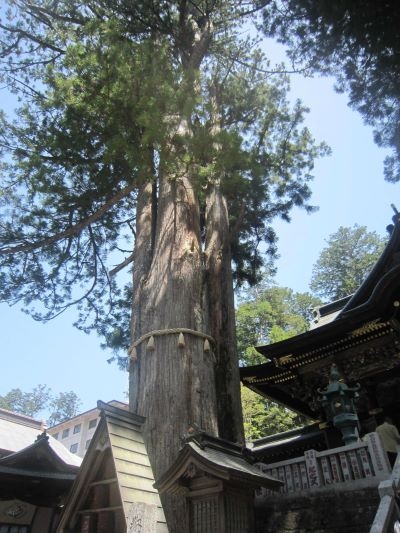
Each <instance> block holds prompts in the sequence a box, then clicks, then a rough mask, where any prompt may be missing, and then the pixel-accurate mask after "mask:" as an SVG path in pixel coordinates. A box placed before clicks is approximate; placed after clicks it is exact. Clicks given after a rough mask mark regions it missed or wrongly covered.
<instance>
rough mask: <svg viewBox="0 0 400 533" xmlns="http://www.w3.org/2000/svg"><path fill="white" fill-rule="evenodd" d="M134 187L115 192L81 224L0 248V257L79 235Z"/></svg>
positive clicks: (134, 186) (134, 184)
mask: <svg viewBox="0 0 400 533" xmlns="http://www.w3.org/2000/svg"><path fill="white" fill-rule="evenodd" d="M136 186H137V185H136V183H131V184H130V185H128V186H127V187H125V188H124V189H121V190H120V191H118V192H117V194H115V196H113V197H112V198H111V199H110V200H109V201H108V202H106V203H105V204H104V205H102V206H101V207H100V208H99V209H98V210H97V211H96V212H95V213H93V215H90V216H89V217H88V218H86V219H85V220H83V221H82V222H79V223H78V224H75V226H72V227H70V228H68V229H66V230H64V231H60V232H59V233H56V234H55V235H52V236H51V237H47V238H46V239H42V240H40V241H36V242H32V243H28V244H19V245H17V246H8V247H5V248H0V255H8V254H15V253H19V252H32V251H33V250H37V249H38V248H43V247H45V246H49V245H50V244H54V243H55V242H58V241H60V240H62V239H65V238H66V237H70V236H73V235H77V234H79V233H80V232H81V231H82V230H84V229H85V228H87V227H88V226H89V225H90V224H93V222H95V221H96V220H99V219H100V218H101V217H102V216H103V215H105V213H107V211H109V210H110V208H111V207H113V206H114V205H115V204H117V203H118V202H119V201H120V200H122V199H123V198H125V197H126V196H128V194H129V193H130V192H132V191H133V190H134V189H135V188H136Z"/></svg>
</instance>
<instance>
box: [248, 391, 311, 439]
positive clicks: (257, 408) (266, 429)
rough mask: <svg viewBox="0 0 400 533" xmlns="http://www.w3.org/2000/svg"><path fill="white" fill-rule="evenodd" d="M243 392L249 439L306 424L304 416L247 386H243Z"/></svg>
mask: <svg viewBox="0 0 400 533" xmlns="http://www.w3.org/2000/svg"><path fill="white" fill-rule="evenodd" d="M241 393H242V406H243V423H244V432H245V435H246V438H247V439H249V440H255V439H260V438H262V437H267V436H268V435H275V434H276V433H281V432H283V431H288V430H289V429H294V428H296V427H300V426H302V425H304V417H303V418H302V417H300V416H299V415H297V414H296V413H294V412H293V411H290V409H286V408H285V407H283V406H281V405H278V404H277V403H274V402H271V401H270V400H268V399H266V398H263V397H262V396H260V395H259V394H256V393H255V392H253V391H252V390H250V389H248V388H247V387H242V389H241Z"/></svg>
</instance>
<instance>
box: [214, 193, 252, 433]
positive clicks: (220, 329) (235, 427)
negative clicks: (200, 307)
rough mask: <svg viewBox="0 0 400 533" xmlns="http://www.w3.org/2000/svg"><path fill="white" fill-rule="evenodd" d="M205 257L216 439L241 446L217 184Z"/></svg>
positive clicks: (224, 217) (223, 211)
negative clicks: (212, 344)
mask: <svg viewBox="0 0 400 533" xmlns="http://www.w3.org/2000/svg"><path fill="white" fill-rule="evenodd" d="M205 258H206V287H207V296H208V309H209V323H210V334H211V335H212V336H213V337H214V339H215V343H216V355H217V361H216V376H215V377H216V394H217V404H218V428H219V436H220V437H223V438H225V439H228V440H231V441H233V442H243V443H244V433H243V419H242V408H241V402H240V378H239V363H238V357H237V350H236V331H235V311H234V297H233V282H232V271H231V254H230V244H229V222H228V209H227V205H226V201H225V199H224V197H223V195H222V193H221V191H220V189H219V186H218V183H216V184H215V185H212V186H210V190H209V193H208V194H207V202H206V248H205Z"/></svg>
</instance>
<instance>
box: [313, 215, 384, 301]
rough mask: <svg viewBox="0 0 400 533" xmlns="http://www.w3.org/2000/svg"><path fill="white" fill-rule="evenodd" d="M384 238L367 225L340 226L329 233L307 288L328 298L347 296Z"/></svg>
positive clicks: (363, 275) (370, 264) (375, 257)
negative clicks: (369, 229)
mask: <svg viewBox="0 0 400 533" xmlns="http://www.w3.org/2000/svg"><path fill="white" fill-rule="evenodd" d="M386 241H387V239H385V238H383V237H381V236H379V235H378V234H377V233H376V232H375V231H368V229H367V227H366V226H358V225H357V224H355V225H354V226H353V227H352V228H346V227H343V226H340V227H339V229H338V230H337V231H336V232H335V233H333V234H332V235H330V236H329V237H328V239H327V241H326V242H327V246H326V247H325V248H324V249H323V250H322V251H321V253H320V255H319V258H318V260H317V262H316V263H315V265H314V267H313V271H312V277H311V282H310V289H311V290H312V291H313V293H314V294H316V295H318V296H320V297H321V298H323V299H324V300H325V301H328V302H330V301H334V300H338V299H340V298H344V297H345V296H350V295H351V294H353V293H354V292H356V290H357V289H358V288H359V287H360V285H361V284H362V282H363V281H364V279H365V278H366V276H367V275H368V273H369V272H370V270H371V269H372V268H373V266H374V265H375V263H376V261H377V260H378V259H379V257H380V255H381V253H382V251H383V248H384V246H385V244H386Z"/></svg>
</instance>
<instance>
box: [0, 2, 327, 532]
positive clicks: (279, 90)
mask: <svg viewBox="0 0 400 533" xmlns="http://www.w3.org/2000/svg"><path fill="white" fill-rule="evenodd" d="M257 11H258V8H257V4H256V3H253V2H239V1H218V2H216V1H210V0H207V1H191V2H189V1H185V0H183V1H179V2H165V1H154V2H141V1H137V2H127V1H125V0H121V1H113V2H109V1H108V0H97V1H91V0H89V1H88V2H84V3H81V2H78V1H75V0H68V1H66V0H65V1H62V0H61V1H59V2H52V1H50V0H37V1H29V2H28V1H25V0H17V1H12V2H10V3H9V8H8V11H7V12H5V10H3V11H2V13H1V24H0V28H1V39H0V46H1V50H0V57H1V59H2V78H3V79H2V82H3V83H5V84H7V85H8V87H9V88H10V89H11V90H13V91H14V92H15V93H16V94H17V95H18V96H19V98H20V103H21V105H20V107H19V110H18V112H17V118H16V119H15V120H9V119H7V117H6V116H5V115H4V114H3V115H2V117H1V125H0V137H1V147H2V149H3V154H4V158H3V163H2V168H1V179H2V183H1V196H0V203H1V226H0V234H1V237H0V242H1V248H0V258H1V259H0V261H1V263H0V267H1V270H0V272H1V274H0V276H1V277H0V295H1V299H2V300H3V301H7V302H9V303H11V304H14V303H16V302H22V303H23V304H24V305H25V307H26V308H28V309H29V310H30V312H31V314H32V315H33V316H34V318H36V319H41V320H47V319H49V318H51V317H52V316H54V315H57V314H58V313H60V312H62V311H63V310H64V309H65V308H67V307H69V306H71V305H73V304H77V305H78V307H79V309H80V317H79V320H78V323H77V325H78V326H79V327H81V328H83V329H85V330H90V329H93V328H94V329H95V330H97V331H98V332H99V333H100V334H102V335H104V336H105V338H106V339H107V343H108V344H109V345H112V346H116V347H119V346H122V347H125V348H127V347H128V346H129V344H130V343H132V344H133V343H136V344H137V346H136V347H135V353H134V352H133V350H131V355H132V361H131V364H130V406H131V409H132V410H133V411H135V412H137V413H139V414H140V415H144V416H145V417H146V419H147V420H146V424H145V428H144V430H145V439H146V444H147V448H148V452H149V456H150V459H151V463H152V466H153V469H154V474H155V477H156V479H157V478H158V477H159V476H160V474H162V473H163V472H164V471H165V469H166V468H167V467H168V466H169V465H170V464H171V462H172V461H173V460H174V458H175V457H176V454H177V451H178V449H179V447H180V444H181V438H182V436H184V435H185V434H186V433H187V431H188V430H189V428H201V429H203V430H207V431H209V432H211V433H213V434H217V435H220V436H221V437H224V438H227V439H231V440H233V441H242V440H243V424H242V417H241V408H240V388H239V375H238V361H237V353H236V341H235V326H234V306H233V288H232V287H233V280H234V279H236V281H237V282H238V283H242V282H244V281H250V282H253V281H255V280H256V279H257V272H258V268H259V267H260V266H261V265H262V256H261V254H260V252H259V250H258V245H259V244H260V243H261V242H265V243H266V245H267V246H266V247H267V251H268V252H269V253H270V254H274V253H275V234H274V232H273V230H272V229H271V226H270V224H271V221H272V219H273V218H274V217H276V216H280V217H283V218H284V219H289V212H290V210H291V208H292V207H293V206H303V207H305V208H306V209H309V210H310V209H311V207H310V206H309V205H308V204H307V201H308V200H309V197H310V189H309V180H310V179H311V175H310V171H311V170H312V167H313V161H314V158H315V157H316V156H319V155H321V153H323V152H325V147H323V146H316V145H315V144H314V142H313V139H312V137H311V135H310V133H309V132H308V131H307V129H305V128H303V127H302V125H301V123H302V120H303V114H304V111H305V110H304V109H303V107H302V106H301V104H300V103H299V102H297V103H296V105H295V106H294V108H293V109H289V106H288V104H287V101H286V98H285V95H286V92H287V90H288V82H287V79H286V78H285V76H283V75H269V74H268V70H269V66H268V62H267V61H266V59H265V57H264V55H263V53H262V51H261V50H260V49H259V47H258V46H257V44H256V43H255V42H253V40H252V39H251V38H250V37H249V36H248V35H249V33H248V28H249V26H250V24H251V23H252V21H253V17H254V16H256V14H257ZM244 24H246V25H247V26H246V27H245V28H244V27H243V25H244ZM131 264H133V283H132V284H131V285H130V283H129V281H128V282H127V283H126V284H124V286H122V287H121V286H119V285H118V284H117V281H116V274H117V273H118V272H119V271H120V270H121V269H122V268H123V267H124V266H127V265H131ZM232 264H233V267H234V268H233V270H232ZM131 306H132V313H130V308H131ZM130 314H132V318H131V328H130V333H129V326H128V323H127V320H128V317H129V315H130ZM180 328H187V329H189V330H192V331H193V332H196V333H189V334H188V333H186V334H185V335H184V339H181V340H183V342H181V343H180V346H178V335H177V334H172V333H170V332H171V331H172V332H174V331H176V330H178V329H180ZM154 331H158V332H160V331H161V332H163V333H162V334H160V335H155V336H154V341H155V345H154V348H155V349H154V350H149V349H147V342H148V340H149V339H148V338H146V339H145V340H144V341H143V342H139V343H137V341H138V340H139V339H140V338H141V337H142V336H144V335H147V334H148V333H151V332H154ZM199 333H200V335H199ZM201 334H206V335H209V336H210V338H211V341H210V347H211V350H210V351H209V350H204V340H205V339H204V338H203V337H202V336H201ZM183 344H184V346H183ZM163 503H164V506H165V511H166V515H167V521H168V524H169V527H170V531H171V532H174V531H179V533H182V532H184V531H186V525H185V523H184V522H183V518H182V515H181V510H182V509H181V507H179V505H181V504H180V503H179V502H178V503H177V502H171V500H170V499H164V501H163Z"/></svg>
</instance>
